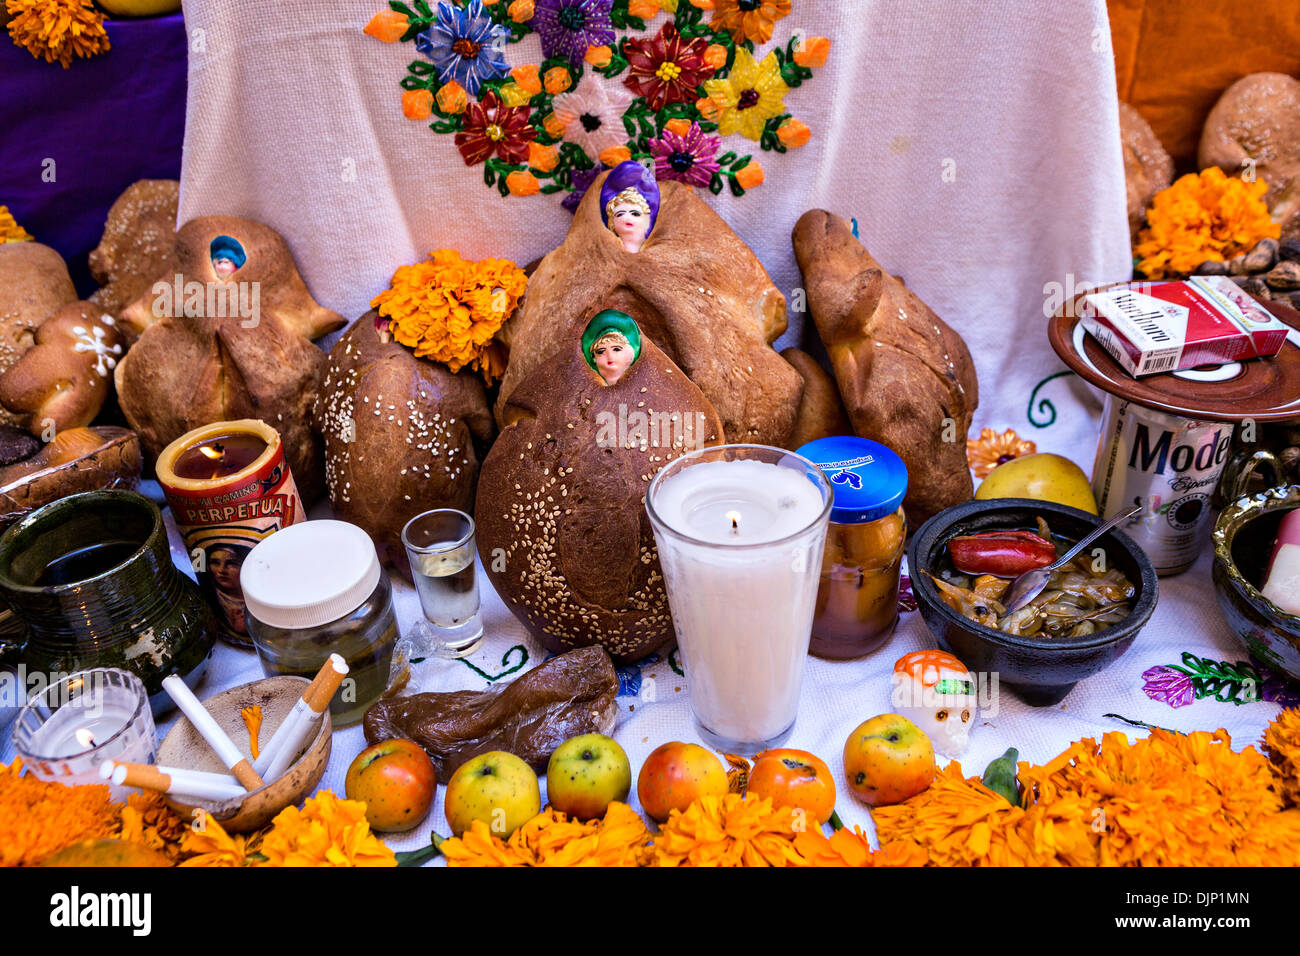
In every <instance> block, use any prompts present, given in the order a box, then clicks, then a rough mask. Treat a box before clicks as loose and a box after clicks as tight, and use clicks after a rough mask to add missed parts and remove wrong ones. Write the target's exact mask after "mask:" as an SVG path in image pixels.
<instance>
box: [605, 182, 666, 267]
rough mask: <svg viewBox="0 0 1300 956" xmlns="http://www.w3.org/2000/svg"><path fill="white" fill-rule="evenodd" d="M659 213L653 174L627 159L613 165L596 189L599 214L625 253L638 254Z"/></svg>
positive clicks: (656, 184)
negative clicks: (620, 243)
mask: <svg viewBox="0 0 1300 956" xmlns="http://www.w3.org/2000/svg"><path fill="white" fill-rule="evenodd" d="M658 213H659V184H658V183H657V182H655V177H654V173H653V172H652V171H650V170H649V169H647V168H646V167H644V166H642V165H641V164H640V163H638V162H634V161H632V160H628V161H626V162H622V163H619V164H618V165H617V166H615V167H614V168H613V169H612V170H610V173H609V175H608V176H606V177H605V182H604V184H603V185H602V186H601V189H600V215H601V219H602V220H604V223H605V226H606V228H607V229H609V231H610V232H612V233H614V235H616V236H618V238H619V239H620V240H621V241H622V243H623V248H624V249H625V250H626V251H628V252H640V251H641V246H642V245H643V244H644V243H645V241H646V238H647V237H648V236H649V235H650V230H651V229H653V228H654V224H655V218H656V216H657V215H658Z"/></svg>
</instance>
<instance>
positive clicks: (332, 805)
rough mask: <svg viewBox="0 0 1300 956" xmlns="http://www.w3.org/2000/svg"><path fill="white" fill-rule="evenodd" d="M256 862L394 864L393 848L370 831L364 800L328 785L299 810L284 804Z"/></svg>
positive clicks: (288, 864) (263, 863)
mask: <svg viewBox="0 0 1300 956" xmlns="http://www.w3.org/2000/svg"><path fill="white" fill-rule="evenodd" d="M259 852H260V853H261V855H262V856H263V857H265V862H259V863H257V864H256V865H258V866H396V865H397V859H396V858H395V857H394V855H393V851H392V850H390V849H389V848H388V847H387V846H385V845H384V843H383V841H382V840H380V839H379V838H378V837H376V836H375V835H374V834H373V833H371V832H370V824H369V823H367V822H366V805H365V804H364V803H361V802H360V801H357V800H340V799H339V798H338V796H336V795H335V794H333V793H331V792H330V791H328V790H322V791H321V792H320V793H318V794H316V795H315V796H314V797H309V798H308V799H307V802H306V803H304V804H303V808H302V809H301V810H299V809H298V808H297V807H285V808H284V809H283V810H281V811H280V812H279V814H277V815H276V818H275V819H274V820H273V821H272V822H271V830H270V832H269V833H267V834H266V836H265V837H263V838H262V845H261V847H260V850H259Z"/></svg>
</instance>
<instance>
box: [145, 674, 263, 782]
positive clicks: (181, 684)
mask: <svg viewBox="0 0 1300 956" xmlns="http://www.w3.org/2000/svg"><path fill="white" fill-rule="evenodd" d="M162 685H163V690H165V691H167V695H168V696H169V697H171V699H172V700H174V701H175V702H176V706H177V707H179V708H180V709H181V713H182V714H184V715H185V716H186V717H188V718H189V721H190V723H191V724H192V725H193V726H194V729H195V730H197V731H198V732H199V735H200V736H201V737H202V738H203V739H204V740H206V741H207V742H208V746H209V747H211V748H212V749H213V751H214V752H215V753H216V755H217V756H218V757H220V758H221V762H222V763H223V764H225V765H226V766H227V767H229V768H230V772H231V773H232V774H234V775H235V779H236V780H238V781H239V782H240V783H241V784H243V785H244V789H245V790H256V789H257V788H258V787H260V786H261V785H262V778H261V776H259V775H258V773H257V771H255V770H254V769H253V765H252V764H251V763H249V762H248V758H247V757H245V756H244V755H243V754H242V753H240V752H239V748H238V747H236V746H235V743H234V741H232V740H231V739H230V738H229V737H228V736H226V732H225V731H224V730H222V729H221V728H220V727H218V726H217V722H216V721H215V720H213V719H212V715H211V714H209V713H208V711H207V709H206V708H205V707H204V706H203V705H202V704H201V703H199V699H198V698H197V697H195V696H194V693H193V692H192V691H191V690H190V689H189V688H188V687H187V686H185V681H183V680H181V679H180V677H178V676H177V675H175V674H172V675H171V676H170V677H168V678H166V679H165V680H164V681H163V682H162Z"/></svg>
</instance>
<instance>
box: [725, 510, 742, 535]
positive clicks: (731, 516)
mask: <svg viewBox="0 0 1300 956" xmlns="http://www.w3.org/2000/svg"><path fill="white" fill-rule="evenodd" d="M727 520H729V521H730V522H731V533H732V534H735V533H736V532H737V531H739V530H740V512H739V511H728V512H727Z"/></svg>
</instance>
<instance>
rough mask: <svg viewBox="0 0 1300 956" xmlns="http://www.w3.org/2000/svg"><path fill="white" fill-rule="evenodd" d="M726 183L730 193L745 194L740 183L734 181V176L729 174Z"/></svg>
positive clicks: (735, 194)
mask: <svg viewBox="0 0 1300 956" xmlns="http://www.w3.org/2000/svg"><path fill="white" fill-rule="evenodd" d="M727 185H728V186H730V187H731V194H732V195H733V196H743V195H745V187H744V186H742V185H740V183H739V182H737V181H736V177H735V176H729V177H728V178H727Z"/></svg>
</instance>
